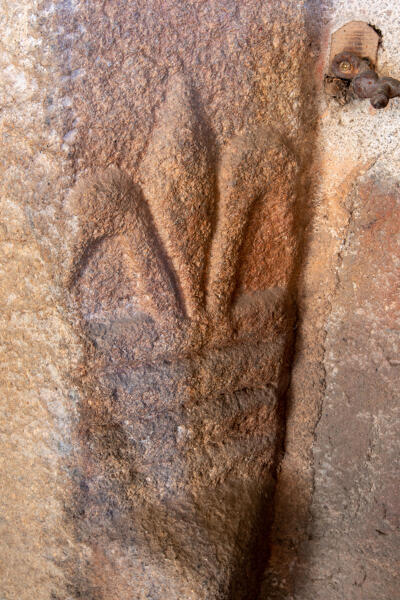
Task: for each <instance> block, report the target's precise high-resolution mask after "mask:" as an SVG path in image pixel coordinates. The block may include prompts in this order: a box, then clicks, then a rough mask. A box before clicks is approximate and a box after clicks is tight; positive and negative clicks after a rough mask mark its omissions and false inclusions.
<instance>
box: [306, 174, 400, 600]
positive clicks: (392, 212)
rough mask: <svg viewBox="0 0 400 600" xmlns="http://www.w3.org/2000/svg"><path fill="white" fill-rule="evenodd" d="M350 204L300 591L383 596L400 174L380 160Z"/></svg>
mask: <svg viewBox="0 0 400 600" xmlns="http://www.w3.org/2000/svg"><path fill="white" fill-rule="evenodd" d="M347 204H348V207H349V210H350V211H351V215H352V217H351V222H350V223H349V229H348V234H347V237H346V240H345V242H344V245H343V248H342V252H341V264H340V267H339V269H338V273H337V276H338V287H337V291H336V298H335V304H334V307H333V310H332V312H331V315H330V318H329V321H328V324H327V339H326V343H325V348H326V358H325V365H326V373H327V374H326V397H325V401H324V405H323V408H322V415H321V420H320V422H319V425H318V428H317V432H316V440H315V447H314V455H315V492H314V500H313V503H312V506H311V515H312V521H311V524H310V538H311V541H310V542H309V543H308V544H305V545H304V546H303V548H302V557H301V559H300V564H299V571H298V574H297V581H296V584H295V585H296V598H297V597H298V598H309V597H313V598H321V599H322V598H324V599H325V598H332V599H339V598H343V596H345V597H346V598H349V599H354V600H356V599H359V598H363V599H364V598H368V599H370V598H371V599H372V598H373V599H374V600H375V599H377V600H384V599H386V598H394V597H396V595H397V590H398V569H397V565H398V556H399V546H400V537H399V519H400V505H399V501H398V494H397V488H398V473H399V466H400V465H399V433H400V421H399V406H398V390H399V385H400V377H399V372H398V369H399V356H398V351H399V333H400V303H399V293H398V292H399V284H400V269H399V259H398V256H399V236H398V225H399V223H400V184H399V182H397V181H393V180H392V179H391V178H390V176H389V178H388V175H387V173H385V170H384V168H382V167H381V168H380V166H379V163H378V164H377V165H376V166H375V167H374V169H373V171H372V172H370V173H368V175H367V176H364V177H363V178H361V179H360V181H359V182H358V183H357V185H356V186H355V188H354V190H353V192H352V193H351V194H350V196H349V197H348V199H347ZM321 581H324V583H325V585H324V589H322V588H321V584H320V582H321Z"/></svg>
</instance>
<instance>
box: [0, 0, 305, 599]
mask: <svg viewBox="0 0 400 600" xmlns="http://www.w3.org/2000/svg"><path fill="white" fill-rule="evenodd" d="M283 8H285V14H286V18H285V20H284V21H282V9H283ZM286 9H288V10H286ZM14 16H17V19H16V20H15V19H14V21H13V25H12V26H13V28H15V27H17V30H18V32H19V36H20V37H19V38H18V36H17V38H16V40H14V39H13V38H12V36H11V37H7V35H5V39H6V42H7V44H8V48H9V54H8V55H7V54H5V56H4V58H3V60H4V63H5V69H4V71H5V73H11V74H12V73H13V69H14V67H13V64H14V57H15V56H18V57H19V58H18V60H19V61H20V62H19V66H18V70H17V72H16V74H15V81H14V85H15V94H16V95H17V97H18V98H21V103H17V104H16V105H13V106H10V105H9V104H8V102H7V101H6V99H5V98H4V99H3V106H4V107H5V112H4V121H3V132H4V135H8V136H10V132H12V136H11V138H10V137H9V138H7V139H8V141H7V145H6V146H5V150H4V157H3V161H4V164H5V165H7V167H8V169H9V176H8V178H6V185H5V195H6V196H7V202H8V203H6V206H7V207H9V206H10V207H12V206H13V205H17V206H18V205H19V206H21V207H22V208H23V209H24V210H25V215H26V217H27V219H28V227H25V225H23V227H24V228H25V229H26V231H27V235H28V236H29V240H26V254H27V255H28V256H29V255H31V256H35V255H33V253H32V248H35V252H36V254H37V257H38V258H37V259H36V271H38V272H39V273H40V274H41V276H43V277H44V281H43V284H40V283H39V279H38V278H37V275H36V271H32V270H31V273H30V274H31V276H32V277H33V281H36V288H35V289H38V290H40V293H42V294H44V295H45V296H46V298H47V302H48V303H49V307H50V309H51V310H53V311H54V312H55V314H57V318H58V319H59V323H58V322H57V324H56V325H54V327H51V326H49V325H45V328H44V330H43V325H42V322H40V321H38V319H37V318H36V317H35V316H34V315H32V316H31V317H30V318H29V319H28V323H29V327H30V328H31V329H32V331H34V332H35V333H36V334H37V335H38V336H42V337H43V338H44V340H45V342H46V344H48V345H49V346H50V347H51V348H53V354H52V358H51V360H49V359H46V353H45V351H44V350H41V351H39V354H33V356H34V357H35V360H36V362H37V363H38V364H39V369H40V371H41V373H43V375H42V377H43V382H42V380H41V379H40V381H38V382H36V383H35V382H34V380H33V379H32V378H31V379H30V382H31V384H32V385H33V383H34V385H33V389H32V396H33V398H34V399H35V402H39V400H38V399H39V398H40V401H41V402H42V403H43V407H44V409H43V410H47V409H48V405H49V403H51V402H52V401H53V398H54V397H53V394H55V388H56V387H57V394H58V397H59V406H58V408H57V411H58V412H57V414H58V418H59V420H60V435H59V438H60V439H59V444H60V448H59V449H58V448H57V446H56V445H55V446H54V447H53V446H52V447H51V449H49V450H48V454H49V456H48V460H49V461H50V463H51V464H52V470H51V468H50V467H49V466H48V464H47V458H43V453H42V450H41V445H40V440H39V439H37V438H35V433H34V432H32V433H31V436H32V446H31V447H32V449H31V453H32V456H33V457H34V458H35V461H36V463H37V466H36V469H37V470H38V472H39V473H41V472H42V471H43V473H45V475H43V477H42V479H41V486H40V488H38V489H37V492H36V495H35V497H34V498H33V499H32V510H31V512H30V513H29V518H27V524H26V525H25V526H24V527H21V538H20V537H17V538H14V539H11V540H8V542H7V544H8V545H9V552H10V554H11V556H12V561H14V562H12V568H11V569H10V570H9V571H8V572H7V573H6V576H5V577H4V579H3V581H4V583H3V584H2V585H3V587H4V594H5V595H6V597H7V598H8V597H10V598H19V599H23V598H28V597H32V595H34V596H35V598H38V600H41V599H46V600H47V599H49V598H63V599H64V598H82V597H83V598H85V599H87V600H89V599H90V598H93V600H94V599H96V600H99V599H100V598H104V599H105V598H110V597H114V598H121V599H122V598H137V599H138V600H139V598H154V599H156V598H160V599H161V598H163V599H164V598H170V599H171V600H172V599H173V598H176V599H178V598H179V599H181V598H187V599H189V598H193V599H200V598H203V599H205V598H207V599H211V598H238V599H239V598H247V597H249V598H250V597H252V598H253V597H255V596H256V595H257V591H258V587H259V582H260V576H261V573H262V570H263V568H264V566H265V561H266V558H267V543H268V528H269V524H270V522H271V518H272V497H273V490H274V476H275V469H276V465H277V460H278V458H279V455H280V446H281V439H282V433H283V421H282V416H283V412H284V392H285V389H286V387H287V383H288V379H289V364H290V356H291V346H292V338H293V323H294V318H295V278H296V273H297V272H298V271H299V264H300V261H301V252H300V251H299V248H301V245H302V235H301V227H299V228H296V227H295V225H294V219H295V216H296V214H297V212H298V210H299V207H300V205H301V204H302V202H303V198H304V177H303V175H302V178H300V174H299V167H300V166H301V164H302V163H303V162H304V155H305V153H306V152H307V148H310V147H311V145H312V144H311V143H310V144H308V145H306V146H304V147H302V148H301V149H297V148H296V145H295V144H293V142H292V141H291V140H292V139H294V138H296V135H298V133H299V130H300V128H304V127H305V126H306V125H305V121H304V118H303V117H304V115H303V112H302V105H301V99H302V93H303V92H302V89H304V84H303V83H302V77H303V75H302V66H301V65H302V60H303V58H304V56H308V53H309V48H308V35H307V33H306V29H305V25H304V11H303V9H302V7H298V8H295V9H293V10H291V9H290V6H289V5H288V4H287V3H286V2H282V3H279V2H278V3H274V4H273V5H272V4H271V5H270V6H268V5H265V3H263V2H260V1H258V0H251V1H249V2H245V3H240V4H238V3H237V2H231V1H228V2H226V3H224V4H223V5H219V4H218V3H213V2H207V3H204V4H202V3H200V4H199V3H198V2H189V3H180V2H175V1H169V2H167V3H163V5H162V6H161V5H160V4H159V3H157V2H154V3H153V2H152V3H150V4H149V3H147V4H146V6H142V5H140V4H139V3H135V2H134V3H132V2H129V3H126V2H123V1H122V2H121V1H120V0H110V1H108V2H106V3H102V4H98V3H92V4H91V5H88V4H87V3H85V2H74V3H65V2H45V3H43V4H41V5H40V6H39V5H36V4H35V3H33V2H32V3H31V4H30V5H29V7H28V8H27V9H26V10H25V5H24V4H23V3H21V4H18V3H17V4H16V9H15V14H14ZM8 26H9V25H8V23H7V22H6V32H8V31H9V30H8V29H7V27H8ZM299 29H301V30H302V31H304V32H305V38H304V40H303V41H302V42H301V44H300V46H299V43H298V40H295V36H293V32H294V31H296V32H297V31H299ZM24 36H25V37H24ZM29 36H30V37H29ZM25 38H27V39H29V40H37V43H36V42H34V41H29V42H26V43H25V41H24V40H25ZM20 40H23V43H22V44H21V43H20ZM283 47H285V54H284V55H282V48H283ZM300 67H301V68H300ZM28 78H29V79H30V83H29V84H28V83H27V84H26V88H24V91H22V90H21V89H20V88H19V86H20V85H21V81H26V80H27V79H28ZM272 107H273V112H272V110H271V108H272ZM311 114H312V111H311V112H310V115H309V116H310V119H311ZM311 137H312V136H311ZM21 190H22V194H21ZM9 210H10V211H11V208H10V209H9ZM10 214H11V212H10ZM304 220H305V219H304ZM20 222H21V223H23V218H22V216H19V220H18V227H19V223H20ZM302 222H303V221H302ZM7 225H8V226H9V227H12V221H11V222H10V223H7ZM13 235H15V234H14V233H13ZM26 261H27V258H25V256H21V257H20V258H19V263H17V264H16V265H15V269H16V271H17V272H18V271H19V270H20V269H21V266H20V265H23V268H24V271H23V272H24V273H25V272H26V271H27V270H28V271H29V269H30V267H29V266H28V263H27V262H26ZM14 273H15V272H11V273H10V275H9V279H8V281H11V280H12V278H13V277H15V274H14ZM9 285H10V284H7V286H9ZM32 285H33V284H32ZM19 295H20V296H26V295H27V294H26V292H25V291H24V290H23V289H21V291H20V292H19ZM39 302H40V300H39V299H38V300H35V301H34V302H33V304H34V306H35V307H36V306H37V305H38V303H39ZM50 309H49V310H50ZM19 322H20V323H23V318H22V317H21V319H20V321H19ZM64 330H65V334H63V335H64V337H61V336H60V333H59V332H60V331H63V332H64ZM21 335H22V337H23V334H21ZM65 340H68V341H67V342H66V341H65ZM15 347H16V349H17V365H16V367H15V370H14V371H15V375H14V383H15V382H16V381H17V379H16V378H17V374H18V369H21V367H20V366H18V365H21V363H22V362H24V372H26V373H29V372H30V370H31V369H33V368H34V366H33V365H32V363H31V362H30V358H29V352H30V350H31V349H30V346H29V345H25V344H24V343H22V342H21V343H20V342H18V341H16V342H15ZM43 361H44V362H46V361H47V362H49V364H50V365H51V367H52V368H54V369H56V370H58V373H59V374H60V375H58V374H57V375H55V374H54V375H51V374H46V373H47V372H45V371H44V370H43V364H44V362H43ZM47 380H48V384H47V387H48V389H47V391H44V392H43V391H42V390H41V389H40V385H45V384H46V381H47ZM60 381H62V384H61V383H60ZM49 390H50V391H49ZM24 393H25V394H26V392H24V390H22V391H21V394H22V395H23V394H24ZM26 397H27V396H26ZM15 398H16V395H15V392H13V395H12V402H14V401H15ZM48 410H50V409H48ZM18 411H20V413H21V415H22V416H23V418H24V419H25V418H26V414H27V413H26V409H25V408H24V407H23V406H20V407H18ZM18 411H16V413H15V416H14V420H13V427H15V435H16V437H17V439H19V440H20V439H21V437H22V436H23V435H24V434H23V432H22V431H21V430H20V425H19V423H20V421H19V418H18V416H17V415H18V414H19V412H18ZM63 411H64V412H63ZM63 426H64V429H63V428H62V427H63ZM67 426H68V427H67ZM41 427H42V428H43V436H46V435H48V436H51V435H52V432H53V430H54V425H53V424H51V423H50V422H46V421H44V422H43V423H41ZM38 435H39V433H38ZM12 439H13V438H11V440H12ZM10 445H11V446H12V441H10V442H9V446H7V445H6V446H5V448H6V452H7V451H8V448H9V447H10ZM13 456H14V455H12V453H10V457H13ZM18 456H19V454H18V452H16V453H15V457H16V458H15V459H14V458H13V459H12V460H11V461H10V462H9V464H7V465H5V472H6V474H7V477H9V478H10V477H12V476H13V474H18V473H19V466H18V464H17V462H16V461H18ZM33 476H34V474H32V477H33ZM25 480H26V488H24V491H23V492H21V495H22V497H23V498H26V497H27V495H29V492H28V491H27V489H28V488H29V481H30V479H29V473H27V474H25ZM13 498H14V496H13V493H10V495H8V494H6V495H5V499H4V501H5V506H6V508H5V513H6V514H7V515H9V517H10V516H11V514H13V513H12V512H11V508H10V506H11V505H12V504H13ZM43 498H49V499H52V501H53V502H54V503H55V504H54V506H53V508H52V521H51V522H49V523H48V524H45V523H43V521H42V520H40V519H38V518H36V515H35V506H36V505H37V504H40V503H41V502H42V501H43ZM21 502H24V501H21ZM8 527H10V525H8ZM26 532H28V533H26ZM27 534H29V536H30V538H31V539H33V538H34V539H36V540H38V542H37V544H36V546H35V550H34V551H33V550H32V548H33V546H32V544H31V543H27V542H26V541H24V536H25V535H27ZM33 553H35V555H37V557H38V558H37V563H35V564H37V572H38V575H37V576H36V575H34V574H33V573H32V564H33V563H32V559H31V558H30V557H31V555H32V554H33ZM19 556H23V557H24V558H23V560H22V561H20V560H19V558H18V557H19ZM2 592H3V590H2Z"/></svg>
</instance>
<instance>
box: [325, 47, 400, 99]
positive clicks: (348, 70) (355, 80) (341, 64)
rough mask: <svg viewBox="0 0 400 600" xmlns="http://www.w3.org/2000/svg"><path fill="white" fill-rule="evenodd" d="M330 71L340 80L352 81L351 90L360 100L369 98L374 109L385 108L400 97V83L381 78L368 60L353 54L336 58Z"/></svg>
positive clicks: (338, 55)
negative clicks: (391, 100)
mask: <svg viewBox="0 0 400 600" xmlns="http://www.w3.org/2000/svg"><path fill="white" fill-rule="evenodd" d="M330 70H331V72H332V73H333V75H335V76H336V77H338V78H340V79H345V80H350V81H351V83H350V88H351V89H352V90H353V92H354V93H355V95H356V96H358V97H359V98H369V99H370V102H371V104H372V106H373V107H374V108H378V109H379V108H385V106H387V104H388V102H389V100H390V99H391V98H395V97H396V96H400V81H398V80H397V79H394V78H393V77H379V76H378V75H377V73H376V72H375V71H374V69H373V67H372V65H371V63H370V61H369V60H368V59H363V58H360V57H359V56H357V55H355V54H352V53H351V52H341V53H340V54H336V56H334V58H333V60H332V62H331V66H330Z"/></svg>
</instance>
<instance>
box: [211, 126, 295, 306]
mask: <svg viewBox="0 0 400 600" xmlns="http://www.w3.org/2000/svg"><path fill="white" fill-rule="evenodd" d="M294 167H295V161H294V158H293V156H292V154H291V152H290V150H289V149H288V147H287V145H286V144H285V143H284V141H283V140H282V139H281V138H280V137H279V135H278V134H276V133H275V132H274V131H271V130H269V129H258V130H256V131H246V132H244V133H243V134H241V135H238V136H236V137H234V138H233V139H232V140H231V141H230V143H229V144H228V145H227V147H226V148H225V151H224V152H223V154H222V158H221V162H220V168H219V173H218V184H219V195H220V203H219V209H218V214H217V226H216V233H215V238H214V240H213V246H212V251H211V259H210V275H209V286H208V287H209V289H208V300H207V305H208V309H209V311H210V312H211V313H220V314H223V313H227V312H228V311H229V309H230V306H231V303H232V298H233V294H234V291H235V287H236V285H237V281H238V271H239V267H240V263H241V262H242V258H243V257H242V250H243V244H244V241H245V239H246V235H247V234H248V226H249V222H250V220H251V217H252V215H253V214H254V213H255V212H256V211H257V209H258V207H259V206H260V203H261V202H268V200H269V196H270V195H271V194H274V193H275V192H276V190H277V189H279V185H280V181H282V177H284V178H285V179H287V178H289V179H290V178H292V179H295V168H294Z"/></svg>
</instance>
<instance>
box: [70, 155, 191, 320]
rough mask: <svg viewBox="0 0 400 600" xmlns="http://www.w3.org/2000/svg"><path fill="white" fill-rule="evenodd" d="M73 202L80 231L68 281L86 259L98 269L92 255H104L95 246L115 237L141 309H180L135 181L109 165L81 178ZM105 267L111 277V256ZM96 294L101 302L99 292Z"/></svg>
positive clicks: (72, 282)
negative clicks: (96, 172)
mask: <svg viewBox="0 0 400 600" xmlns="http://www.w3.org/2000/svg"><path fill="white" fill-rule="evenodd" d="M71 203H72V210H73V212H74V214H75V215H76V216H77V217H78V231H77V241H76V245H75V248H74V252H73V261H74V262H73V265H72V266H71V270H70V272H69V275H68V284H69V286H70V287H72V288H73V287H74V286H75V284H76V282H77V281H78V279H79V277H80V276H81V274H82V272H83V271H84V269H85V267H86V265H87V264H88V262H89V261H91V263H92V264H91V269H92V271H93V270H96V257H100V256H101V255H104V252H103V253H99V252H98V249H99V247H100V246H102V245H104V243H105V240H108V239H110V238H113V239H114V240H115V241H116V243H117V245H119V246H120V247H121V248H120V250H121V256H122V261H123V263H124V265H123V269H124V270H125V271H126V275H127V277H128V278H129V276H130V275H132V276H133V279H134V280H135V285H132V294H135V295H137V294H138V295H139V304H140V305H141V307H142V308H143V310H145V311H147V312H149V313H150V314H160V313H162V312H165V311H168V312H172V313H175V314H176V315H177V314H179V313H180V306H179V298H178V293H177V291H176V289H175V287H174V281H173V276H172V274H171V272H170V269H169V265H168V261H167V259H166V258H165V256H163V251H162V248H161V245H160V243H159V240H158V239H157V234H156V231H155V229H154V227H153V224H152V219H151V215H150V213H149V210H148V208H147V206H146V204H145V201H144V199H143V198H142V196H141V193H140V190H139V189H138V187H137V186H135V185H134V184H133V183H132V182H131V181H130V179H129V178H128V177H127V176H126V175H125V174H123V173H122V172H121V171H120V170H119V169H116V168H115V167H111V168H109V169H107V170H106V171H105V172H104V173H101V174H98V175H97V176H95V177H91V178H85V179H83V180H82V181H81V182H80V183H79V184H78V185H77V188H76V190H75V191H74V193H73V196H72V202H71ZM103 262H104V260H103ZM93 263H94V264H93ZM103 267H104V265H103ZM107 268H108V271H109V278H111V279H112V277H113V274H114V273H113V263H112V260H110V261H109V264H108V267H107ZM115 268H117V265H115ZM103 270H104V268H103ZM103 278H104V275H103ZM100 295H101V290H100ZM98 300H99V301H100V302H101V298H99V299H98ZM78 301H79V298H78Z"/></svg>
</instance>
